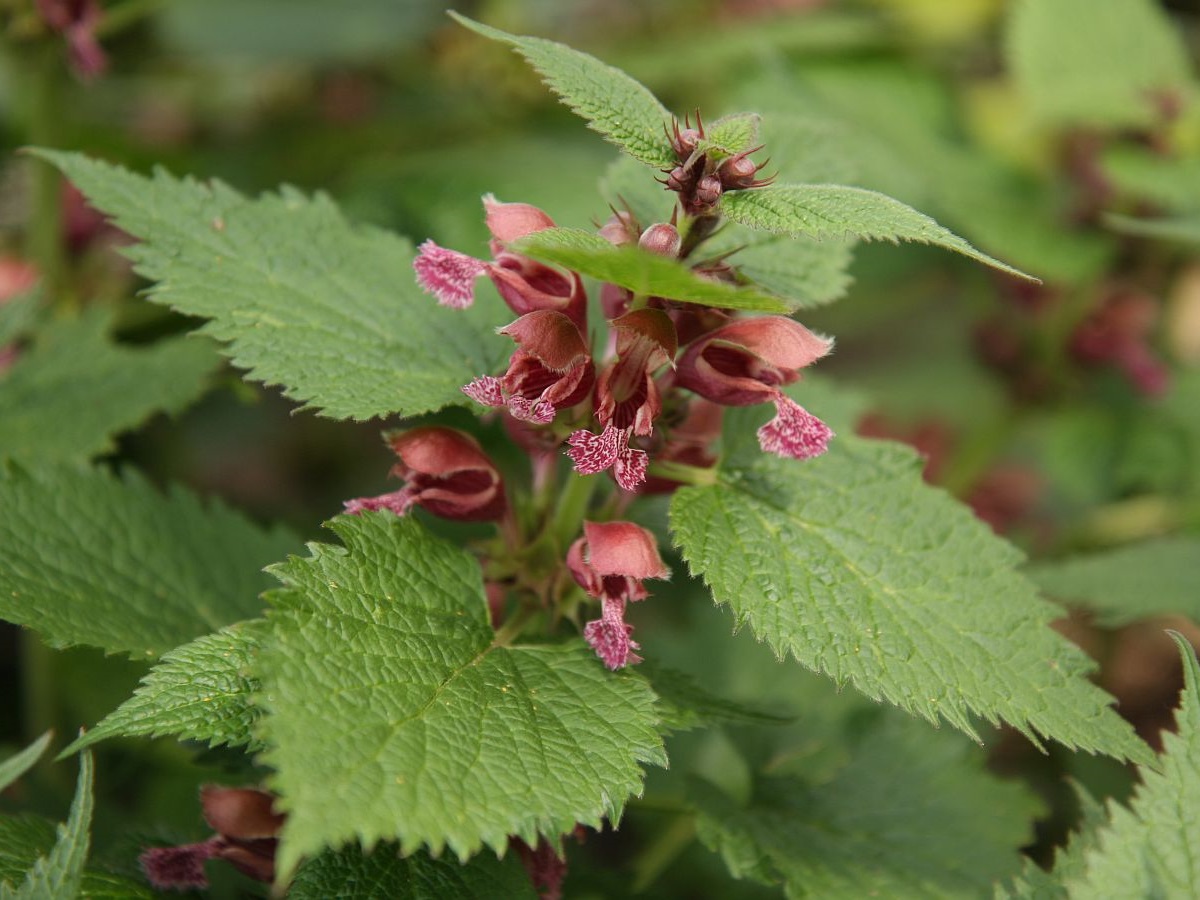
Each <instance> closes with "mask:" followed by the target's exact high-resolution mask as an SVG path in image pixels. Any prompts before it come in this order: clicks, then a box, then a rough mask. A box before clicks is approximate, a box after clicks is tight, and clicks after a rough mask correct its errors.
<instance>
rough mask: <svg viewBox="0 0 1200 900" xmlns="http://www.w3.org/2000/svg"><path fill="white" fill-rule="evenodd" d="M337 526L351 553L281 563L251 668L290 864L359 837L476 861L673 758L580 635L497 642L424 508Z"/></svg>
mask: <svg viewBox="0 0 1200 900" xmlns="http://www.w3.org/2000/svg"><path fill="white" fill-rule="evenodd" d="M331 527H332V528H333V530H334V531H335V532H336V533H337V534H338V535H339V536H340V537H341V538H342V540H343V542H344V543H345V547H337V546H330V545H326V544H310V545H309V547H310V550H311V552H312V556H310V557H308V558H306V559H300V558H292V559H290V560H289V561H288V562H286V563H283V564H280V565H278V566H275V567H273V568H272V571H273V572H274V573H275V574H276V575H277V576H278V577H279V578H280V579H281V580H282V581H283V582H284V583H285V584H286V585H287V587H286V589H284V590H281V591H278V592H276V593H275V594H274V596H273V599H274V601H275V606H276V609H275V611H274V612H273V613H272V614H271V615H270V617H269V621H270V623H271V625H272V639H271V640H270V641H269V642H268V643H267V644H265V645H264V647H263V650H262V652H261V653H260V656H259V662H258V664H257V665H258V669H259V675H260V677H261V678H262V681H263V695H262V698H261V699H262V702H263V704H264V706H265V707H266V708H267V711H268V715H267V716H266V717H265V718H264V719H263V720H262V732H263V736H264V737H265V738H266V740H267V742H268V743H269V744H270V745H271V749H270V750H268V751H267V754H266V758H267V760H268V761H269V762H270V764H271V765H272V766H274V767H275V769H276V771H277V774H276V776H275V778H274V779H273V783H274V786H275V788H276V789H277V790H278V791H279V793H280V794H281V795H282V796H283V798H284V800H283V804H284V807H285V808H286V809H287V811H288V821H287V825H286V826H285V829H284V833H283V845H282V847H281V851H280V852H281V858H280V865H281V869H282V871H284V872H287V871H289V870H290V869H291V868H292V867H293V866H294V865H295V864H296V863H297V862H298V861H299V859H300V857H301V856H302V855H306V854H312V853H315V852H316V851H318V850H320V849H322V848H324V847H327V846H337V845H340V844H345V843H348V842H350V841H352V840H354V839H355V838H357V839H359V840H360V841H361V842H362V843H363V844H364V846H367V847H370V846H372V845H374V844H375V843H376V842H377V841H379V840H387V839H397V840H399V842H400V845H401V849H402V852H404V853H405V854H409V853H412V852H414V851H415V850H417V849H418V848H420V847H421V846H423V845H424V846H428V847H429V849H430V850H431V851H432V852H433V853H435V854H437V853H439V852H440V851H441V850H442V849H443V848H445V847H447V846H448V847H449V848H450V849H451V850H452V851H453V852H454V853H456V854H457V855H458V856H459V857H460V858H462V859H466V858H467V857H468V856H470V855H471V854H473V853H475V852H476V851H478V850H479V849H480V848H481V847H482V846H483V845H484V844H486V845H488V846H491V847H493V848H495V849H497V850H503V848H504V847H505V846H506V843H507V840H508V836H509V835H518V836H520V837H522V838H523V839H524V840H525V841H526V842H527V843H530V844H532V843H535V842H536V840H537V837H536V835H537V833H538V832H542V833H545V834H547V835H550V836H557V835H558V834H561V833H564V832H567V831H570V830H571V829H573V828H574V827H575V823H576V822H582V823H584V824H592V825H598V824H599V822H600V820H601V818H602V817H604V816H609V817H611V818H614V819H616V818H619V816H620V813H621V810H622V808H623V806H624V803H625V799H626V798H627V797H628V796H629V795H630V794H632V793H637V792H639V791H640V790H641V784H642V770H641V767H640V765H639V763H655V764H663V763H665V757H664V756H663V750H662V742H661V738H660V737H659V735H658V733H657V730H656V728H655V723H656V721H657V714H656V712H655V709H654V697H653V695H652V693H651V692H650V690H649V689H648V687H647V686H646V684H645V682H644V681H643V680H642V679H641V678H639V677H638V676H637V675H634V674H613V673H611V672H608V671H607V670H605V669H604V668H603V666H602V665H601V664H600V663H599V661H598V660H597V659H596V657H595V654H594V653H592V651H591V650H590V649H589V648H588V647H586V646H585V645H583V643H582V642H574V641H573V642H571V643H568V644H558V645H530V646H514V647H508V646H497V645H495V644H494V643H493V639H494V636H495V635H494V633H493V631H492V628H491V626H490V625H489V623H488V613H487V606H486V603H485V600H484V594H483V584H482V580H481V576H480V571H479V566H478V564H477V562H476V561H475V559H474V558H473V557H472V556H471V555H470V554H468V553H466V552H465V551H462V550H460V549H458V548H456V547H453V546H452V545H450V544H448V543H445V542H444V541H442V540H440V539H438V538H434V537H433V536H431V535H430V534H429V533H428V532H426V531H425V530H424V529H423V528H422V527H421V525H420V524H418V523H417V522H416V521H414V520H411V519H399V518H396V517H395V516H393V515H391V514H390V513H377V514H375V513H373V514H364V515H362V516H355V517H340V518H338V519H335V520H333V522H332V523H331ZM331 795H333V796H337V797H339V798H341V802H340V803H339V804H338V805H337V806H335V807H331V806H330V804H329V797H330V796H331Z"/></svg>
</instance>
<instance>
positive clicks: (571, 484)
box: [551, 472, 600, 548]
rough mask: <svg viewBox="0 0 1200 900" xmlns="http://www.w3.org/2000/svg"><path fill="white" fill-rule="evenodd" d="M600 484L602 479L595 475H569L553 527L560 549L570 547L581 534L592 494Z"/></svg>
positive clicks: (560, 496) (559, 500) (560, 497)
mask: <svg viewBox="0 0 1200 900" xmlns="http://www.w3.org/2000/svg"><path fill="white" fill-rule="evenodd" d="M599 483H600V479H599V478H598V477H596V476H595V475H579V474H578V473H576V472H571V473H569V474H568V475H567V483H566V485H564V487H563V490H562V493H561V494H560V495H559V497H558V507H557V508H556V509H555V511H554V521H553V523H552V525H551V528H552V529H553V534H554V536H555V537H556V538H557V539H558V545H559V547H563V548H565V547H568V546H570V543H571V541H573V540H574V539H575V537H576V536H577V535H578V534H579V529H580V528H581V527H582V526H583V517H584V516H586V515H587V511H588V506H589V505H590V504H591V502H592V494H593V493H594V492H595V490H596V486H597V485H598V484H599Z"/></svg>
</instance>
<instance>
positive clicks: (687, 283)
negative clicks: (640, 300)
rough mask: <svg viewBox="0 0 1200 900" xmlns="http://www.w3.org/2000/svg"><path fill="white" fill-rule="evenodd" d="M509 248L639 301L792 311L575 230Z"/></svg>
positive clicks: (776, 300)
mask: <svg viewBox="0 0 1200 900" xmlns="http://www.w3.org/2000/svg"><path fill="white" fill-rule="evenodd" d="M512 249H514V250H515V251H517V252H518V253H523V254H525V255H526V256H530V257H533V258H534V259H538V260H541V261H542V262H548V263H554V264H556V265H560V266H565V267H567V268H568V269H574V270H575V271H576V272H579V273H581V274H583V275H590V276H591V277H593V278H598V279H600V280H601V281H608V282H611V283H613V284H618V285H620V286H621V287H624V288H628V289H629V290H631V291H633V292H634V293H635V294H640V295H643V296H652V297H664V298H666V299H668V300H679V301H682V302H684V303H699V304H702V305H704V306H720V307H724V308H726V309H741V310H748V311H758V312H788V311H789V310H791V309H793V308H794V307H795V304H791V303H789V302H787V301H786V300H784V299H782V298H780V297H776V296H774V295H773V294H767V293H764V292H763V291H759V290H756V289H754V288H752V287H743V286H741V285H734V284H729V283H728V282H724V281H714V280H712V279H708V278H702V277H700V276H699V275H696V274H695V273H694V272H692V271H691V270H690V269H688V268H687V266H684V265H682V264H681V263H679V262H678V261H676V260H674V259H667V258H666V257H665V256H659V255H658V254H655V253H650V252H649V251H647V250H642V249H641V248H639V247H632V246H623V247H615V246H613V245H612V244H610V243H609V242H608V241H606V240H605V239H604V238H602V237H600V235H598V234H592V233H591V232H588V231H581V230H579V229H577V228H547V229H545V230H544V231H537V232H534V233H533V234H531V235H529V236H528V237H524V238H521V240H519V241H517V242H515V243H514V244H513V245H512Z"/></svg>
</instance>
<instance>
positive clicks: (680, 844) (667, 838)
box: [633, 814, 696, 894]
mask: <svg viewBox="0 0 1200 900" xmlns="http://www.w3.org/2000/svg"><path fill="white" fill-rule="evenodd" d="M695 839H696V817H695V816H694V815H687V814H684V815H680V816H679V817H678V818H677V819H676V820H675V821H674V822H672V823H671V825H670V826H669V827H668V828H666V829H664V830H663V831H661V832H659V834H658V837H657V839H656V840H655V841H654V843H652V844H651V845H650V846H649V847H647V848H646V849H645V850H644V851H643V852H642V853H641V854H640V855H639V856H638V858H637V860H636V861H635V862H634V864H633V892H634V893H635V894H640V893H641V892H642V891H644V890H646V888H648V887H650V885H652V884H653V883H654V882H655V881H656V880H657V879H658V877H659V876H660V875H661V874H662V873H663V872H664V871H666V869H667V868H668V867H669V866H670V865H671V863H673V862H674V861H675V860H676V859H677V858H678V856H679V854H681V853H682V852H683V851H684V850H686V849H687V848H688V845H690V844H691V843H692V841H694V840H695Z"/></svg>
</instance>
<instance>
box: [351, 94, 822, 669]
mask: <svg viewBox="0 0 1200 900" xmlns="http://www.w3.org/2000/svg"><path fill="white" fill-rule="evenodd" d="M667 139H668V141H669V143H670V146H671V148H672V150H673V152H674V154H675V156H676V157H677V160H678V163H679V164H678V165H677V166H676V167H674V168H672V169H671V170H668V171H667V172H666V173H665V175H666V178H665V181H664V182H663V183H664V184H666V186H667V188H668V189H669V190H671V191H674V192H676V193H677V194H678V195H679V199H678V207H677V211H676V214H675V215H674V216H672V220H671V221H670V222H658V223H654V224H651V225H649V226H648V227H645V228H643V227H642V226H641V225H640V224H639V223H638V221H637V220H636V218H635V216H634V215H633V214H632V213H631V212H628V211H615V210H614V212H613V215H612V217H611V218H610V219H609V220H608V221H607V222H605V223H603V224H602V225H600V226H599V234H600V236H602V237H603V238H605V239H606V240H607V241H608V242H609V243H611V244H612V245H614V247H622V248H624V247H629V248H633V247H637V248H639V249H640V251H642V252H645V253H652V254H655V255H658V256H663V257H666V258H669V259H674V260H678V261H680V262H681V263H683V264H684V265H685V266H688V267H690V268H691V269H692V271H693V272H694V274H695V275H696V276H697V277H698V278H708V279H715V280H722V281H727V282H733V283H737V282H738V281H739V276H738V274H737V272H736V270H735V269H734V268H733V267H732V266H731V265H730V264H729V263H728V262H726V261H725V260H724V259H717V260H715V261H714V260H712V259H707V260H706V259H703V258H700V257H701V255H700V254H695V256H693V254H694V253H695V251H696V249H697V248H698V247H699V246H700V245H701V244H702V243H703V241H704V240H705V239H706V238H707V237H708V236H709V235H711V234H712V233H713V230H714V228H715V227H716V224H717V223H718V221H719V200H720V198H721V196H722V195H723V194H724V193H725V192H727V191H734V190H747V189H752V188H757V187H761V186H762V185H764V184H766V183H768V180H767V179H759V178H758V177H757V176H758V172H759V170H760V169H761V168H762V166H761V165H760V164H756V163H755V162H753V161H752V160H751V159H750V158H749V157H750V155H751V154H752V153H754V152H756V151H757V150H758V149H759V148H754V149H752V150H745V151H743V152H739V153H732V154H731V153H729V152H726V151H724V150H722V149H721V148H719V147H716V146H714V145H712V144H711V143H710V142H709V141H708V140H707V138H706V135H705V129H704V125H703V123H702V122H701V121H700V117H699V114H697V117H696V127H695V128H692V127H691V123H690V120H685V122H684V126H683V127H680V124H679V123H678V122H675V123H673V126H672V128H671V129H670V130H669V131H668V133H667ZM483 209H484V216H485V219H486V222H487V227H488V231H489V232H490V234H491V240H490V242H489V256H488V257H487V258H477V257H474V256H470V255H468V254H465V253H461V252H459V251H457V250H451V249H448V248H446V247H441V246H439V245H437V244H436V243H434V242H433V241H426V242H425V243H424V244H423V245H422V246H421V248H420V252H419V254H418V255H417V257H416V260H415V261H414V264H413V268H414V270H415V272H416V278H417V282H418V283H419V284H420V285H421V287H423V288H424V289H425V290H426V291H427V292H428V293H430V294H432V295H433V296H434V297H436V298H437V301H438V302H439V303H440V304H442V305H443V306H447V307H451V308H454V309H463V308H465V307H468V306H470V305H471V304H472V303H473V302H474V299H475V289H476V285H477V282H478V280H479V279H480V278H484V277H486V278H487V279H488V280H489V281H491V283H492V284H493V285H494V287H495V288H496V290H497V292H498V293H499V295H500V297H501V298H502V299H503V300H504V302H505V303H506V304H507V305H508V307H509V309H511V310H512V312H513V313H514V314H515V316H516V318H515V319H514V320H513V321H511V322H509V323H508V324H506V325H503V326H502V327H500V328H499V329H498V334H499V335H500V336H501V337H504V338H508V339H509V340H511V341H512V342H513V344H514V345H515V346H514V349H513V352H512V354H511V356H510V357H509V360H508V364H507V366H506V367H505V369H504V371H502V372H481V373H479V375H478V377H476V378H474V379H473V380H471V381H470V382H469V383H467V384H465V385H464V386H463V392H464V393H465V394H466V395H467V396H468V397H470V398H471V399H472V400H473V401H475V402H476V403H477V404H479V405H480V406H482V407H486V408H490V409H494V410H497V411H502V413H503V416H504V421H505V424H506V427H507V429H508V432H509V434H510V436H512V437H513V438H514V440H515V442H516V443H517V444H518V446H520V447H521V448H522V449H523V450H525V451H526V452H527V453H528V454H529V456H530V458H531V462H532V467H533V478H532V483H533V486H534V490H535V492H541V491H544V490H546V489H550V490H553V485H554V483H555V478H556V467H557V462H556V453H557V452H562V453H564V454H565V455H566V457H567V458H568V459H569V460H570V462H571V465H572V467H573V469H574V472H575V473H577V474H578V475H582V476H591V475H596V474H599V473H603V472H608V473H611V477H612V479H613V480H614V481H615V483H616V485H617V487H618V488H619V489H620V490H619V491H618V492H617V494H616V495H614V499H613V501H612V503H610V504H609V507H608V508H607V509H606V510H605V512H604V514H603V515H601V516H599V517H598V518H599V519H601V520H597V521H591V520H590V519H591V518H593V517H592V516H591V515H590V513H589V510H588V509H587V508H586V503H584V504H583V506H581V507H579V508H571V507H570V505H569V504H568V505H566V506H565V507H564V509H567V510H568V511H570V514H571V515H574V516H575V518H574V519H572V520H570V521H569V522H566V523H563V522H558V523H556V524H554V523H547V522H542V523H541V524H536V525H534V526H533V527H532V528H531V527H530V525H529V522H528V521H527V520H528V516H525V517H524V518H522V516H520V515H516V514H514V511H513V509H512V507H511V506H510V504H509V503H508V502H507V500H506V496H505V489H504V482H503V479H502V476H501V474H500V469H499V468H498V466H497V465H496V464H495V463H494V462H493V461H492V460H490V459H489V458H488V457H487V455H486V454H485V453H484V451H483V450H482V449H481V448H480V446H479V445H478V444H477V443H476V442H475V440H474V439H473V438H472V437H470V436H469V435H467V434H465V433H463V432H460V431H457V430H454V429H450V428H445V427H441V426H424V427H421V428H416V429H413V430H411V431H407V432H404V433H402V434H399V435H392V436H390V437H389V442H390V444H391V447H392V449H393V450H394V451H395V452H396V455H397V456H398V457H399V459H400V463H399V464H398V465H397V466H396V467H395V468H394V469H393V470H392V471H393V474H395V475H398V476H399V477H401V478H403V479H404V480H405V485H404V486H403V487H402V488H401V489H400V490H397V491H395V492H392V493H389V494H383V495H381V496H378V497H370V498H360V499H357V500H351V501H349V502H348V503H347V504H346V508H347V511H349V512H351V513H358V512H361V511H363V510H377V509H387V510H391V511H392V512H395V513H397V514H399V515H404V514H406V513H407V512H408V511H409V510H410V509H411V508H412V507H413V506H421V507H423V508H424V509H425V510H426V511H428V512H430V513H433V514H434V515H439V516H443V517H445V518H450V519H458V520H462V521H499V522H500V524H501V534H502V536H503V537H502V546H500V545H493V546H492V547H491V548H483V550H482V555H483V556H484V557H485V572H493V573H496V574H495V577H492V576H491V575H489V576H487V577H488V596H489V605H490V607H491V610H492V613H493V618H494V620H496V621H503V618H504V609H505V597H506V596H507V595H508V593H509V592H510V589H512V590H514V591H515V590H521V591H525V593H526V596H529V595H532V596H533V597H535V598H537V600H538V602H539V603H540V604H541V606H543V607H545V608H546V610H547V611H548V612H549V614H550V616H551V619H552V620H554V621H557V619H558V617H559V616H560V615H562V614H563V613H564V610H566V611H567V614H568V615H569V614H570V612H571V611H572V610H573V609H574V606H573V605H571V604H564V602H563V601H564V596H563V590H564V589H565V588H564V580H563V577H560V576H564V573H565V572H569V574H570V576H571V579H572V580H573V581H574V583H575V584H576V585H578V587H580V588H582V589H583V592H584V593H585V594H586V595H587V596H588V597H589V598H591V599H592V600H594V601H598V603H599V605H600V616H599V618H597V619H595V620H592V621H588V622H586V623H580V627H581V629H582V632H583V636H584V638H585V639H586V640H587V641H588V643H589V644H591V646H592V647H593V648H594V649H595V651H596V653H597V655H598V656H599V657H600V658H601V659H602V660H603V661H604V663H605V664H606V665H608V666H609V667H610V668H613V669H617V668H620V667H622V666H624V665H627V664H629V663H633V662H637V661H638V660H639V657H638V656H637V654H636V653H635V651H636V650H637V649H638V644H637V643H636V642H635V641H634V640H633V638H632V626H631V625H630V624H629V623H628V622H626V621H625V612H626V607H627V605H628V604H629V603H630V602H636V601H639V600H642V599H644V598H645V597H646V596H647V591H646V589H645V588H644V587H643V584H642V582H643V581H644V580H645V579H650V578H666V577H668V575H669V570H668V569H667V567H666V566H665V565H664V564H663V561H662V559H661V558H660V557H659V554H658V550H657V546H656V542H655V539H654V537H653V536H652V535H651V534H650V533H649V532H647V531H646V530H645V529H643V528H642V527H640V526H639V525H636V524H634V523H632V522H624V521H611V519H613V518H615V517H616V515H617V514H618V513H619V512H620V511H621V510H622V509H624V507H625V505H627V504H628V502H629V500H631V499H632V498H633V497H634V496H635V495H637V494H640V493H650V492H667V491H671V490H674V489H675V488H676V487H678V486H679V484H680V483H683V482H686V481H688V480H689V479H693V480H695V479H697V478H701V477H702V476H701V475H699V474H698V473H702V472H704V470H706V469H710V468H711V467H712V466H713V465H714V464H715V462H716V460H717V452H716V450H715V446H716V444H717V441H718V440H719V436H720V431H721V418H722V412H723V409H724V408H725V407H730V406H749V405H754V404H760V403H770V404H772V405H773V406H774V408H775V416H774V418H773V419H771V421H770V422H768V423H767V424H766V425H764V426H763V427H762V428H760V429H759V431H758V439H759V443H760V445H761V446H762V448H763V450H764V451H766V452H769V453H774V454H777V455H779V456H784V457H790V458H793V459H799V460H804V459H809V458H811V457H814V456H818V455H820V454H821V453H824V452H825V450H826V448H827V446H828V444H829V441H830V439H831V438H832V437H833V432H832V431H831V430H830V429H829V427H828V426H827V425H826V424H825V423H824V422H822V421H821V420H820V419H818V418H817V417H816V416H814V415H812V414H811V413H810V412H808V411H807V410H806V409H804V408H803V407H802V406H800V405H799V404H798V403H796V401H795V400H793V399H792V398H791V397H790V396H789V395H788V394H786V393H785V392H784V388H785V387H786V386H787V385H789V384H791V383H793V382H795V381H796V380H797V379H798V378H799V370H800V369H803V368H805V367H807V366H809V365H811V364H813V363H814V362H816V361H817V360H818V359H820V358H821V357H823V356H825V355H826V354H827V353H829V352H830V350H831V349H832V341H831V340H829V339H827V338H824V337H821V336H820V335H817V334H814V333H813V332H811V331H809V330H808V329H807V328H805V327H804V326H803V325H801V324H800V323H798V322H796V321H795V320H793V319H790V318H787V317H784V316H777V315H760V316H744V315H740V314H738V313H737V312H736V311H733V310H728V309H720V308H713V307H706V306H703V305H700V304H695V303H688V302H682V301H678V300H668V299H664V298H661V297H655V296H640V295H635V294H634V292H632V291H631V290H629V289H628V288H626V287H624V286H622V285H619V284H604V285H602V286H601V288H600V292H599V298H598V299H599V304H598V305H599V308H600V310H601V311H602V312H603V315H604V319H605V338H606V339H604V340H596V339H594V336H593V334H592V333H591V332H590V331H589V326H588V311H589V310H588V296H587V292H586V291H585V289H584V284H583V279H582V277H581V275H580V273H579V272H574V271H569V270H564V269H560V268H558V267H556V266H552V265H548V264H546V263H543V262H540V261H538V260H536V259H533V258H531V257H529V256H527V255H525V254H524V253H522V252H521V249H522V245H521V244H520V243H519V242H520V241H521V240H522V239H523V238H527V237H528V236H529V235H532V234H535V233H537V232H540V231H545V230H546V229H550V228H554V227H555V223H554V221H553V219H551V218H550V216H548V215H547V214H546V213H545V212H543V211H542V210H540V209H538V208H536V207H534V206H531V205H529V204H526V203H502V202H500V201H498V200H497V199H496V198H495V197H494V196H492V195H490V194H489V195H487V196H485V197H484V198H483ZM622 252H630V251H622ZM632 252H637V251H632ZM600 347H603V350H600V351H598V349H597V348H600ZM559 458H561V457H559ZM547 485H550V487H549V488H547ZM522 508H524V507H522ZM541 513H542V514H543V515H547V516H550V515H554V513H552V512H551V511H549V507H546V508H544V509H542V510H541ZM562 514H563V515H565V514H566V513H562ZM585 517H587V518H588V519H589V520H588V521H584V520H583V519H584V518H585ZM580 530H582V535H581V536H578V538H577V539H574V540H573V543H569V546H568V542H569V541H571V540H572V539H571V538H570V537H566V535H567V534H570V533H574V534H575V535H579V533H580ZM548 533H549V534H553V535H555V536H556V538H557V540H559V541H562V543H559V544H558V545H557V546H558V553H560V554H561V555H560V556H559V557H558V560H557V563H556V567H552V568H547V567H546V566H544V565H543V564H542V560H544V558H545V557H544V554H541V551H539V553H534V552H533V551H532V550H531V549H530V547H531V546H532V545H535V544H536V545H537V546H539V547H541V546H543V544H544V540H545V535H546V534H548ZM498 557H507V558H508V559H510V560H517V561H518V562H517V563H512V564H509V565H503V564H500V563H498V562H497V558H498ZM489 562H490V565H489ZM520 566H525V569H524V570H522V571H515V570H514V569H515V568H519V567H520ZM567 584H569V582H567Z"/></svg>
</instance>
